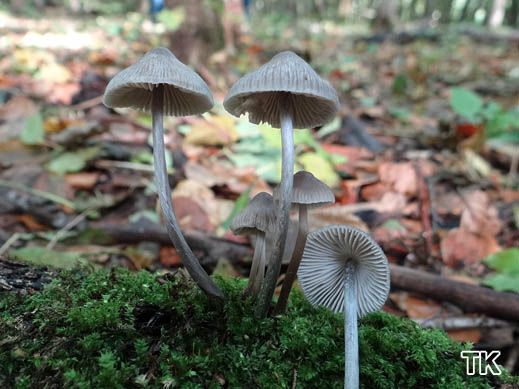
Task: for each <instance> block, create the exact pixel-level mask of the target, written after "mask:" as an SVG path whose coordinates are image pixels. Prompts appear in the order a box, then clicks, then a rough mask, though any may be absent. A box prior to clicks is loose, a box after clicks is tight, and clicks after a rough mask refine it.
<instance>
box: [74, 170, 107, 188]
mask: <svg viewBox="0 0 519 389" xmlns="http://www.w3.org/2000/svg"><path fill="white" fill-rule="evenodd" d="M100 175H101V173H100V172H81V173H70V174H66V175H65V182H66V183H67V184H68V185H70V186H71V187H72V188H74V189H85V190H90V189H92V188H93V187H94V186H95V185H96V184H97V181H98V180H99V176H100Z"/></svg>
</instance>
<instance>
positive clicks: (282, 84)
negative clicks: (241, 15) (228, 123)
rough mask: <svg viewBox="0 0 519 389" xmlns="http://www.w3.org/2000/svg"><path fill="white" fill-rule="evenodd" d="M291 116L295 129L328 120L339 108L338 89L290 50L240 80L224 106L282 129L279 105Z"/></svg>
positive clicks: (310, 126)
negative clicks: (336, 90) (284, 107)
mask: <svg viewBox="0 0 519 389" xmlns="http://www.w3.org/2000/svg"><path fill="white" fill-rule="evenodd" d="M281 104H285V106H286V109H287V110H288V112H289V113H290V114H291V115H292V122H293V126H294V128H312V127H316V126H321V125H323V124H325V123H328V122H329V121H330V120H332V119H333V117H334V116H335V114H336V113H337V110H338V109H339V99H338V97H337V93H336V92H335V89H333V87H332V86H331V85H330V84H329V83H328V82H327V81H325V80H323V79H322V78H321V77H319V75H318V74H317V73H316V72H315V71H314V70H313V69H312V68H311V67H310V65H308V64H307V63H306V62H305V61H304V60H303V59H301V58H300V57H298V56H297V55H296V54H294V53H293V52H291V51H284V52H281V53H279V54H277V55H275V56H274V57H273V58H272V59H271V60H270V61H269V62H267V63H266V64H264V65H263V66H261V67H260V68H259V69H257V70H256V71H254V72H252V73H249V74H246V75H245V76H243V77H242V78H241V79H240V80H238V81H237V82H236V83H235V84H234V85H233V86H232V88H231V90H230V91H229V93H228V94H227V96H226V98H225V101H224V103H223V105H224V107H225V109H226V110H227V111H229V112H230V113H231V114H233V115H235V116H240V115H242V114H244V113H247V112H248V113H249V120H250V121H251V122H252V123H256V124H259V123H261V122H265V123H269V124H270V125H271V126H272V127H276V128H279V127H280V126H281V124H280V106H281Z"/></svg>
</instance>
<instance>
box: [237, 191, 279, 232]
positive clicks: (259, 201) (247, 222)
mask: <svg viewBox="0 0 519 389" xmlns="http://www.w3.org/2000/svg"><path fill="white" fill-rule="evenodd" d="M275 221H276V211H275V208H274V201H273V199H272V196H271V195H270V194H268V193H266V192H260V193H258V194H257V195H256V196H254V198H253V199H252V200H251V201H250V202H249V205H247V207H245V209H243V210H242V211H241V212H239V213H238V214H237V215H236V216H235V217H234V219H233V220H232V223H231V226H230V228H231V231H232V232H233V233H235V234H237V235H242V234H257V233H258V232H267V230H268V229H269V228H271V227H272V226H273V225H274V223H275Z"/></svg>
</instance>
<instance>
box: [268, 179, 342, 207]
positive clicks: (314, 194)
mask: <svg viewBox="0 0 519 389" xmlns="http://www.w3.org/2000/svg"><path fill="white" fill-rule="evenodd" d="M277 191H278V187H276V188H275V189H274V192H277ZM333 203H335V196H334V194H333V192H332V190H331V189H330V188H329V187H328V185H326V184H325V183H324V182H322V181H321V180H319V179H318V178H317V177H315V176H314V175H313V174H312V173H310V172H307V171H305V170H301V171H298V172H297V173H296V174H294V184H293V187H292V204H304V205H307V206H309V207H310V208H314V207H320V206H323V205H328V204H333Z"/></svg>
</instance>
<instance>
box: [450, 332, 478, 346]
mask: <svg viewBox="0 0 519 389" xmlns="http://www.w3.org/2000/svg"><path fill="white" fill-rule="evenodd" d="M447 334H448V335H449V338H451V339H452V340H455V341H457V342H471V343H478V342H479V341H480V340H481V330H480V329H479V328H466V329H455V330H447Z"/></svg>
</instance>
